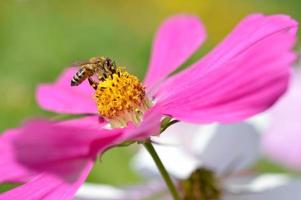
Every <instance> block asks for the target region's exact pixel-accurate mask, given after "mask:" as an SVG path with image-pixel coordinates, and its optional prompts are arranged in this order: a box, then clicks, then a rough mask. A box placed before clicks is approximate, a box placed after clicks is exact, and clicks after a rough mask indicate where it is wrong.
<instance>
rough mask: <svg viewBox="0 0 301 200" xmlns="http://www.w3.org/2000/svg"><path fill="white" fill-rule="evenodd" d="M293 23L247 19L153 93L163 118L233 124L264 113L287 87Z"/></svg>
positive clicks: (282, 18) (278, 18) (276, 17)
mask: <svg viewBox="0 0 301 200" xmlns="http://www.w3.org/2000/svg"><path fill="white" fill-rule="evenodd" d="M296 30H297V22H296V21H294V20H293V19H291V18H290V17H288V16H285V15H274V16H263V15H259V14H257V15H251V16H249V17H247V18H246V19H244V20H243V21H242V22H241V23H240V24H239V25H238V26H237V27H236V28H235V29H234V31H233V32H232V33H231V34H230V35H229V36H228V37H227V38H226V39H225V40H224V41H223V42H222V43H221V44H220V45H218V46H217V48H216V49H214V50H213V51H212V52H211V53H209V54H208V55H207V56H205V57H204V58H203V59H201V60H200V61H198V62H196V63H195V64H194V65H192V66H191V67H190V68H189V69H187V70H185V71H183V72H181V73H179V74H177V75H175V76H174V77H171V78H169V79H168V80H167V81H166V82H165V83H163V84H162V86H161V87H160V88H159V91H158V93H157V103H158V104H159V105H160V106H161V107H162V112H163V113H164V114H168V115H171V116H173V117H175V118H177V119H179V120H183V121H187V122H203V123H208V122H215V121H218V122H235V121H240V120H242V119H245V118H247V117H250V116H252V115H255V114H257V113H259V112H262V111H263V110H265V109H267V108H268V107H270V106H271V105H273V104H274V102H275V101H276V100H277V99H278V98H279V97H280V96H281V95H282V94H283V92H284V91H285V90H286V88H287V84H288V79H289V75H290V70H291V64H292V62H293V61H294V60H295V58H296V55H295V54H294V53H293V51H292V47H293V45H294V43H295V40H296Z"/></svg>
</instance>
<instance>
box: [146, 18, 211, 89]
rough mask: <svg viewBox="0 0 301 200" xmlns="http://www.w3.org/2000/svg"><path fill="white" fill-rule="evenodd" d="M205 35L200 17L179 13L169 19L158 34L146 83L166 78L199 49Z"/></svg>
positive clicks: (149, 83) (152, 83) (148, 84)
mask: <svg viewBox="0 0 301 200" xmlns="http://www.w3.org/2000/svg"><path fill="white" fill-rule="evenodd" d="M205 37H206V33H205V30H204V27H203V25H202V23H201V22H200V20H199V19H198V17H195V16H190V15H177V16H174V17H171V18H169V19H167V20H166V21H165V22H164V23H163V24H162V25H161V27H160V28H159V30H158V32H157V34H156V37H155V41H154V44H153V50H152V56H151V61H150V65H149V69H148V73H147V75H146V78H145V85H146V86H147V87H151V86H154V84H155V83H156V82H158V81H160V80H162V79H164V78H166V77H167V76H168V74H170V73H171V72H172V71H174V70H175V69H176V68H177V67H179V66H180V65H181V64H183V63H184V62H185V60H186V59H188V58H189V56H191V55H192V54H193V53H194V52H195V51H196V50H197V48H198V47H199V46H200V45H201V43H202V42H203V41H204V40H205Z"/></svg>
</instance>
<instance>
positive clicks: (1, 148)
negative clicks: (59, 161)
mask: <svg viewBox="0 0 301 200" xmlns="http://www.w3.org/2000/svg"><path fill="white" fill-rule="evenodd" d="M16 134H19V130H18V129H11V130H8V131H6V132H5V133H4V134H2V135H1V137H0V155H1V159H0V174H1V176H0V183H3V182H25V181H28V180H29V179H30V178H31V177H32V176H34V175H35V173H34V172H32V171H30V170H27V169H26V168H24V166H23V165H22V164H21V163H19V162H16V160H15V159H16V158H15V151H14V146H13V145H12V140H13V139H14V138H15V137H16Z"/></svg>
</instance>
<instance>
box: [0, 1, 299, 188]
mask: <svg viewBox="0 0 301 200" xmlns="http://www.w3.org/2000/svg"><path fill="white" fill-rule="evenodd" d="M254 12H263V13H267V14H275V13H286V14H289V15H291V16H293V17H294V18H296V19H297V20H299V21H300V20H301V2H300V0H285V1H284V0H264V1H263V0H240V1H239V0H191V1H187V0H186V1H185V0H174V1H169V0H153V1H146V0H131V1H124V0H115V1H110V0H106V1H100V0H99V1H97V0H77V1H74V0H73V1H71V0H70V1H69V0H65V1H63V0H48V1H47V0H14V1H13V0H11V1H10V0H2V1H0V67H1V78H0V94H1V98H0V110H1V112H0V132H3V131H4V130H5V129H7V128H12V127H16V126H18V125H19V124H20V123H21V122H22V120H24V119H27V118H30V117H33V116H54V114H53V113H48V112H45V111H42V110H41V109H40V108H39V107H38V106H37V104H36V102H35V97H34V96H35V95H34V94H35V88H36V86H37V85H38V84H39V83H42V82H51V81H54V80H55V79H56V77H57V75H58V74H59V73H60V72H61V71H62V70H63V69H64V68H65V67H66V66H68V65H69V64H70V63H72V62H74V61H77V60H83V59H87V58H89V57H92V56H95V55H106V56H110V57H112V58H113V59H115V60H117V61H118V63H120V64H122V65H126V66H127V67H128V68H129V70H130V71H131V72H133V73H135V74H137V75H138V76H139V77H140V78H143V75H144V73H145V71H146V67H147V65H148V58H149V54H150V48H151V43H152V39H153V36H154V33H155V31H156V28H157V27H158V25H159V24H160V22H162V20H164V19H165V18H166V17H168V16H170V15H174V14H176V13H190V14H195V15H198V16H199V17H200V18H201V19H202V21H203V22H204V24H205V25H206V28H207V32H208V40H207V42H206V43H205V44H204V45H203V48H202V49H201V50H200V51H199V52H198V53H197V54H196V56H194V58H197V57H199V56H201V55H203V54H204V53H206V52H207V51H208V50H210V48H212V47H213V46H214V45H215V44H216V43H217V42H218V41H220V40H221V39H222V38H223V37H224V36H225V35H226V34H227V33H228V32H229V31H230V30H231V29H232V28H233V27H234V25H235V24H236V23H237V22H238V21H239V20H240V19H242V18H243V17H244V16H246V15H248V14H250V13H254ZM134 148H135V147H132V148H119V149H115V150H112V151H110V152H108V153H106V154H105V155H104V157H103V159H102V160H103V161H102V163H101V165H100V162H98V164H97V165H96V166H95V168H94V170H93V172H92V173H91V175H90V176H89V178H88V181H92V182H102V183H111V184H115V185H116V184H128V183H135V182H136V181H138V180H139V177H138V176H137V175H136V174H135V173H134V172H133V171H131V170H130V169H129V168H128V167H127V163H128V161H129V159H130V155H131V154H132V153H133V151H134ZM0 156H1V155H0ZM0 159H1V158H0ZM258 167H259V168H260V169H261V170H263V171H281V170H283V169H281V168H278V167H275V166H274V165H273V164H271V163H269V162H266V161H265V162H261V163H260V164H259V165H258Z"/></svg>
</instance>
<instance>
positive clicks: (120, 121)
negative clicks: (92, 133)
mask: <svg viewBox="0 0 301 200" xmlns="http://www.w3.org/2000/svg"><path fill="white" fill-rule="evenodd" d="M94 97H95V100H96V103H97V108H98V112H99V114H100V115H101V116H103V117H104V118H105V119H107V120H108V121H109V122H110V123H111V125H112V127H123V126H125V125H126V124H127V123H128V122H133V123H135V124H137V123H139V122H140V121H141V119H142V117H143V114H144V112H145V111H146V110H147V109H148V108H149V106H150V101H149V100H148V98H147V96H146V92H145V88H144V86H143V85H142V83H141V82H140V81H139V79H138V78H137V77H136V76H134V75H131V74H129V73H128V72H127V71H126V70H125V69H123V68H121V67H117V69H116V71H115V72H114V73H113V74H110V75H109V76H107V77H106V78H105V79H104V80H103V81H101V82H99V84H98V86H97V89H96V93H95V96H94Z"/></svg>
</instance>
